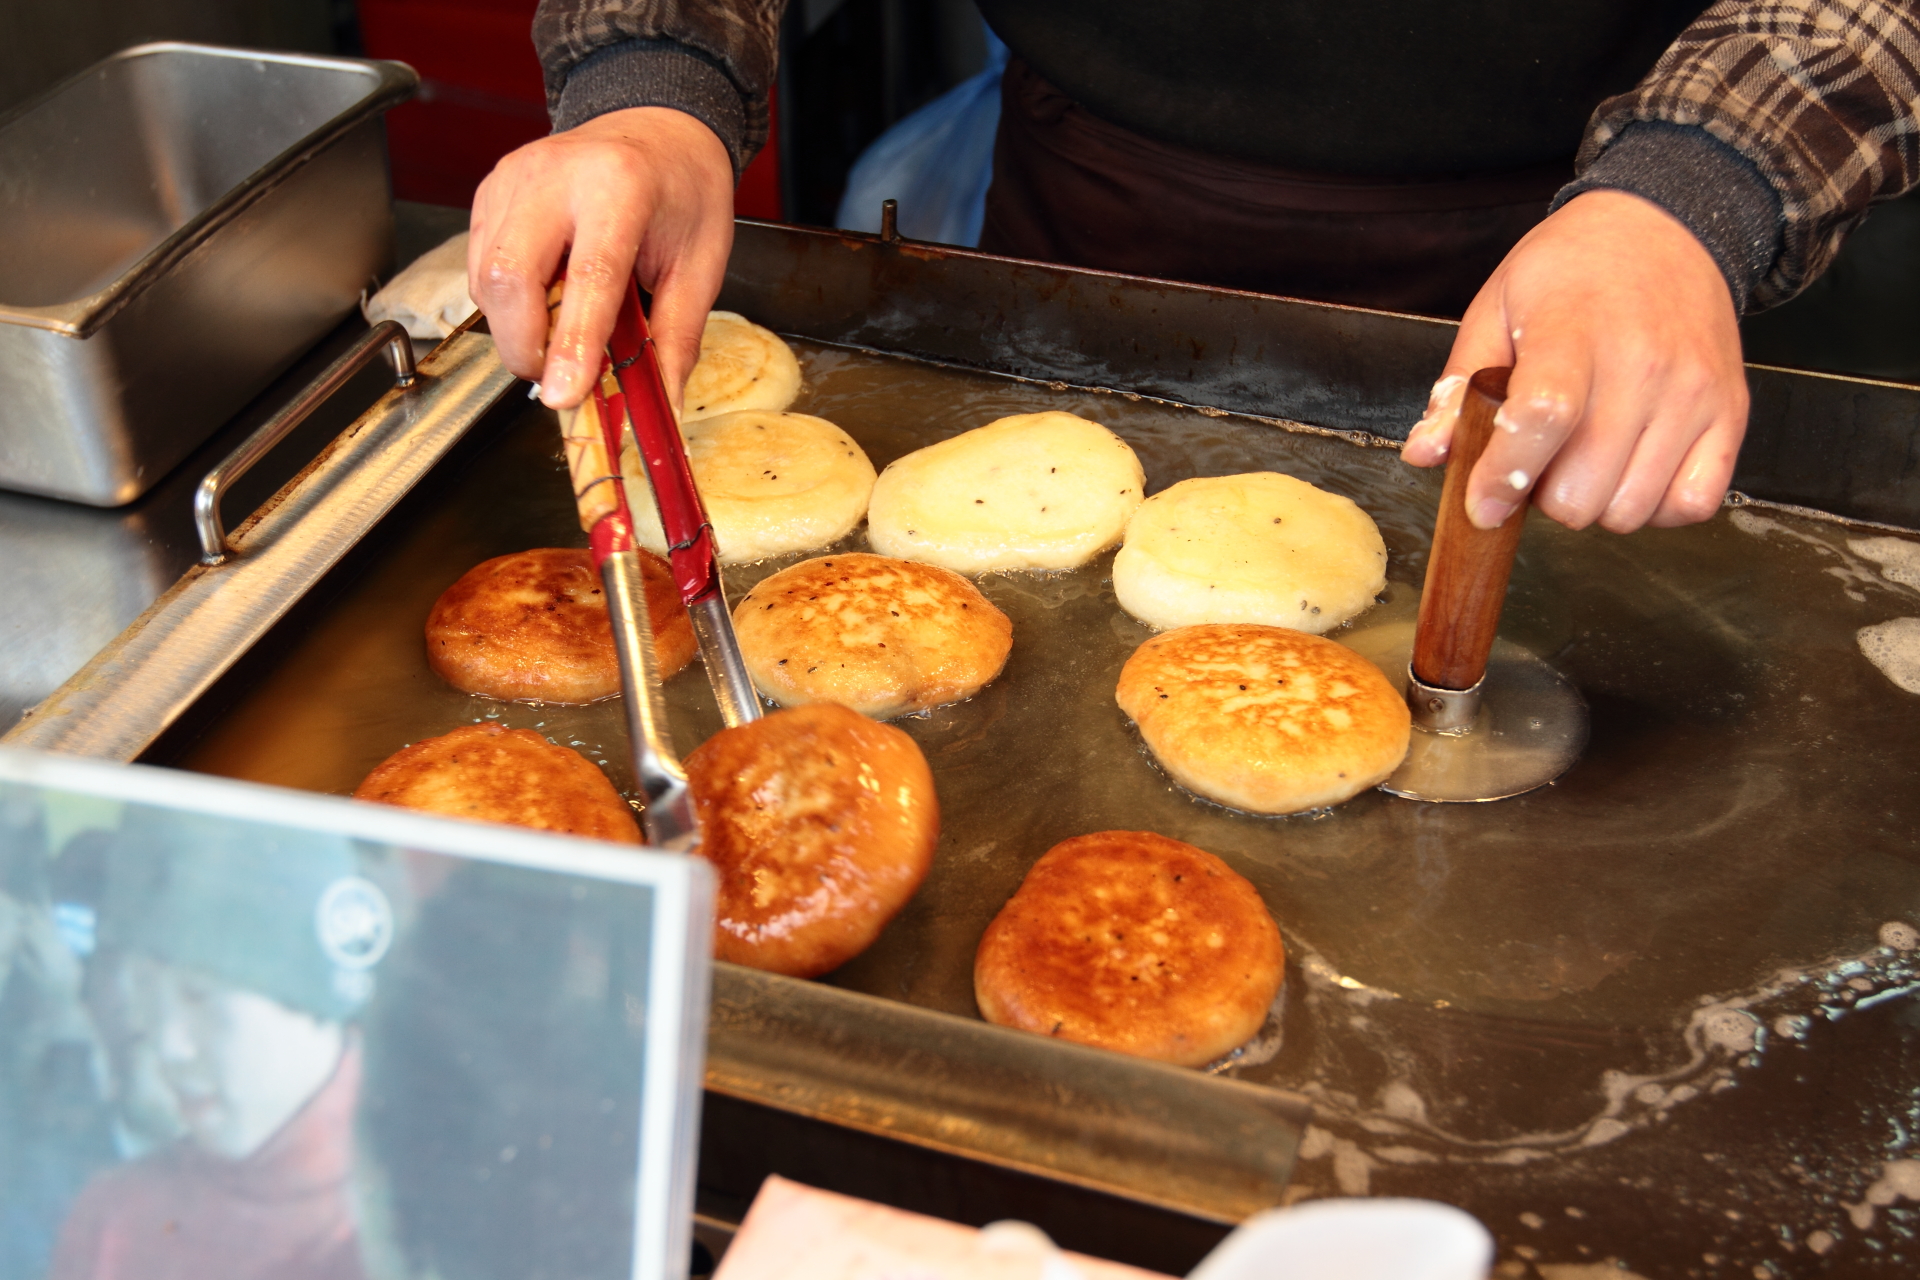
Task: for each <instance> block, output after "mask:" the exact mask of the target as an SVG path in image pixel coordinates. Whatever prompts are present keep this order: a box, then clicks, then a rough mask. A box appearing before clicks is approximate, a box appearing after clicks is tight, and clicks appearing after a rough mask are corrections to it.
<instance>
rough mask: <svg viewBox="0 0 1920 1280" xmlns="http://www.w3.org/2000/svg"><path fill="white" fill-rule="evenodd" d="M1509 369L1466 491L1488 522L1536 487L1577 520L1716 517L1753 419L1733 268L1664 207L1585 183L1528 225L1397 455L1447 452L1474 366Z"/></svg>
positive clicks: (1474, 511) (1424, 458)
mask: <svg viewBox="0 0 1920 1280" xmlns="http://www.w3.org/2000/svg"><path fill="white" fill-rule="evenodd" d="M1499 365H1511V366H1512V367H1513V377H1512V379H1511V381H1510V382H1509V383H1508V390H1507V402H1506V404H1505V405H1504V406H1502V407H1501V409H1500V412H1499V414H1498V415H1497V416H1496V418H1495V419H1494V421H1495V422H1496V423H1497V424H1498V425H1499V427H1500V430H1498V431H1496V432H1494V434H1493V439H1492V441H1491V442H1490V443H1489V444H1488V445H1487V449H1486V452H1485V453H1484V454H1482V455H1481V457H1480V462H1479V465H1478V466H1476V467H1474V469H1473V475H1472V477H1471V478H1470V481H1469V483H1468V486H1467V515H1468V518H1469V519H1471V520H1472V521H1473V523H1474V524H1476V525H1478V526H1480V527H1481V528H1483V529H1491V528H1493V527H1495V526H1496V525H1498V524H1500V523H1501V522H1502V521H1503V520H1505V519H1506V518H1507V516H1508V515H1509V514H1510V513H1511V512H1512V511H1513V509H1514V507H1516V506H1517V505H1519V504H1520V503H1522V502H1525V501H1526V500H1527V497H1528V495H1529V494H1531V495H1532V498H1533V502H1534V503H1535V505H1537V506H1538V507H1539V508H1540V509H1541V510H1542V511H1544V512H1546V513H1547V514H1548V515H1550V516H1552V517H1553V518H1554V519H1555V520H1558V521H1559V522H1560V523H1561V524H1564V525H1566V526H1568V527H1569V528H1574V529H1581V528H1585V527H1586V526H1587V525H1589V524H1592V523H1593V522H1594V521H1596V520H1597V521H1599V522H1600V524H1601V525H1602V526H1603V527H1605V528H1607V529H1611V530H1613V531H1614V532H1615V533H1629V532H1631V531H1633V530H1635V529H1638V528H1640V527H1641V526H1642V525H1645V524H1653V525H1680V524H1691V523H1694V522H1696V521H1700V520H1706V519H1708V518H1709V517H1711V516H1712V515H1713V513H1714V512H1715V511H1716V510H1718V509H1719V507H1720V503H1721V500H1722V499H1723V498H1724V497H1725V496H1726V492H1727V484H1728V482H1729V481H1730V480H1731V479H1732V476H1733V463H1734V458H1735V456H1736V455H1737V454H1738V453H1739V451H1740V439H1741V437H1742V436H1743V435H1745V434H1746V429H1747V381H1746V374H1745V370H1744V369H1743V368H1742V367H1741V362H1740V328H1739V323H1738V320H1737V318H1736V317H1735V315H1734V309H1733V300H1732V297H1731V296H1730V295H1729V293H1728V291H1727V284H1726V277H1724V276H1723V275H1721V273H1720V269H1719V267H1717V266H1716V265H1715V264H1714V261H1713V258H1712V256H1711V255H1709V254H1708V253H1707V251H1706V249H1705V248H1704V247H1703V246H1702V245H1701V244H1700V242H1699V241H1698V240H1697V239H1695V238H1694V236H1693V234H1692V233H1691V232H1689V231H1688V230H1687V229H1686V227H1685V226H1683V225H1682V224H1681V223H1680V222H1679V221H1677V220H1676V219H1675V218H1674V217H1673V216H1672V215H1670V214H1668V213H1667V212H1666V211H1665V210H1664V209H1661V208H1660V207H1659V206H1657V205H1655V204H1652V203H1650V202H1649V201H1646V200H1643V199H1641V198H1640V197H1639V196H1634V195H1628V194H1627V193H1625V192H1622V191H1589V192H1587V193H1585V194H1584V195H1581V196H1577V197H1575V198H1574V199H1572V200H1569V201H1568V202H1567V203H1566V204H1565V205H1563V206H1561V208H1560V209H1559V210H1558V211H1557V212H1556V213H1554V214H1553V216H1551V217H1549V218H1548V219H1547V220H1546V221H1544V222H1542V223H1541V224H1540V225H1539V226H1537V227H1535V228H1534V229H1533V230H1532V231H1530V232H1529V233H1527V236H1526V238H1525V239H1523V240H1521V241H1520V243H1519V244H1517V245H1515V246H1514V247H1513V251H1512V252H1511V253H1509V254H1508V255H1507V257H1506V260H1505V261H1504V262H1502V263H1501V264H1500V266H1499V268H1498V269H1497V270H1495V271H1494V273H1493V275H1492V276H1491V277H1490V278H1489V279H1488V280H1487V283H1486V284H1485V285H1484V286H1482V288H1481V290H1480V292H1479V294H1478V295H1477V296H1476V297H1475V298H1474V300H1473V305H1472V306H1470V307H1468V308H1467V314H1466V318H1465V319H1463V320H1462V321H1461V323H1460V333H1459V336H1458V337H1456V338H1455V339H1454V343H1453V351H1452V353H1451V354H1450V355H1449V356H1448V358H1447V367H1446V370H1445V371H1444V373H1443V374H1442V376H1441V379H1440V381H1439V382H1438V383H1437V384H1435V386H1434V389H1433V399H1432V400H1431V401H1430V402H1429V403H1428V405H1427V413H1426V416H1425V417H1423V418H1422V419H1421V420H1420V421H1419V423H1417V424H1416V425H1415V427H1414V429H1413V431H1412V432H1411V434H1409V435H1408V437H1407V444H1406V448H1405V449H1404V450H1403V451H1402V453H1401V456H1402V457H1403V458H1404V459H1406V461H1408V462H1410V463H1412V464H1413V465H1414V466H1417V467H1430V466H1434V465H1435V464H1437V463H1440V462H1443V461H1445V460H1446V455H1447V446H1448V444H1449V442H1450V438H1451V436H1452V434H1453V422H1454V418H1455V416H1456V415H1457V413H1458V411H1459V407H1460V401H1461V398H1462V396H1463V395H1464V394H1465V391H1466V379H1467V378H1469V377H1471V376H1472V375H1473V374H1474V372H1475V371H1477V370H1480V369H1485V368H1489V367H1492V366H1499Z"/></svg>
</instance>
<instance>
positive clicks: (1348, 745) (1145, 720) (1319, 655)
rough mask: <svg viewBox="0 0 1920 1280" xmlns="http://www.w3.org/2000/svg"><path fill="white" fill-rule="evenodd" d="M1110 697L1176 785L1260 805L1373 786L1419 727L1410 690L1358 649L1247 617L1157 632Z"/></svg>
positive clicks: (1327, 797)
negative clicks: (1403, 692) (1410, 707)
mask: <svg viewBox="0 0 1920 1280" xmlns="http://www.w3.org/2000/svg"><path fill="white" fill-rule="evenodd" d="M1115 699H1116V701H1118V702H1119V704H1120V709H1121V710H1122V711H1124V712H1126V713H1127V715H1129V716H1131V717H1132V718H1133V721H1134V723H1135V724H1137V725H1139V726H1140V736H1141V737H1142V738H1144V739H1146V743H1147V746H1148V747H1149V748H1151V749H1152V751H1153V755H1154V758H1155V759H1157V760H1158V761H1159V762H1160V763H1161V765H1162V766H1163V767H1164V768H1165V769H1166V771H1167V772H1168V773H1170V774H1172V775H1173V776H1174V778H1175V780H1176V781H1178V782H1179V783H1180V785H1181V786H1183V787H1186V788H1187V789H1188V790H1190V791H1195V792H1198V793H1199V794H1201V795H1203V796H1206V797H1207V798H1208V799H1210V800H1218V801H1219V802H1220V803H1221V804H1225V805H1231V806H1233V807H1234V808H1236V809H1246V810H1249V811H1251V812H1253V813H1299V812H1300V811H1302V810H1305V809H1318V808H1321V807H1323V806H1325V805H1330V804H1338V803H1340V802H1341V801H1342V800H1347V799H1351V798H1352V797H1354V796H1356V795H1358V794H1359V793H1360V792H1362V791H1365V790H1366V789H1367V788H1369V787H1372V786H1377V785H1378V784H1379V783H1381V782H1383V781H1385V780H1386V778H1387V776H1388V775H1389V774H1391V773H1392V772H1393V771H1394V769H1395V768H1397V767H1398V766H1399V764H1400V761H1401V760H1402V759H1403V758H1404V757H1405V756H1406V754H1407V740H1408V735H1409V733H1410V732H1411V729H1412V716H1411V715H1410V714H1409V713H1408V711H1407V704H1406V700H1405V699H1404V698H1402V697H1401V696H1400V694H1399V692H1398V691H1396V690H1395V689H1394V687H1393V686H1392V685H1391V684H1388V683H1387V678H1386V677H1385V676H1383V675H1381V674H1380V669H1379V668H1378V667H1376V666H1374V665H1373V664H1372V663H1371V662H1368V661H1367V660H1366V659H1365V658H1363V657H1361V656H1360V655H1359V654H1357V653H1355V652H1354V651H1353V650H1351V649H1349V648H1347V647H1346V646H1345V645H1339V644H1335V643H1334V642H1333V641H1331V640H1327V639H1323V638H1321V637H1319V636H1310V635H1306V634H1304V633H1303V632H1299V631H1293V630H1289V629H1287V628H1285V627H1263V626H1257V625H1254V624H1251V623H1207V624H1203V625H1201V626H1197V627H1181V628H1180V629H1179V630H1177V631H1168V632H1165V633H1164V634H1162V635H1157V636H1155V637H1153V639H1151V640H1149V641H1147V642H1146V643H1145V644H1143V645H1141V646H1140V647H1139V648H1138V649H1136V650H1134V653H1133V656H1132V657H1131V658H1128V659H1127V665H1126V666H1124V667H1122V668H1121V670H1120V686H1119V688H1118V689H1117V690H1116V691H1115Z"/></svg>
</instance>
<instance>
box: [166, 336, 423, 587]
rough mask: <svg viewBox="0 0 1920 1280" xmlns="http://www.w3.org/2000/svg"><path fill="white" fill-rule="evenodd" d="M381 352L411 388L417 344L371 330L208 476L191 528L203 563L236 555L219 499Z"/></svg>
mask: <svg viewBox="0 0 1920 1280" xmlns="http://www.w3.org/2000/svg"><path fill="white" fill-rule="evenodd" d="M383 349H384V350H385V352H386V355H387V360H388V362H389V363H390V364H392V365H393V384H394V386H396V387H410V386H412V385H413V380H414V368H413V342H412V340H411V339H410V338H408V337H407V331H406V330H405V329H403V328H401V327H400V325H399V324H397V323H395V322H394V321H392V320H382V321H381V322H380V323H379V324H377V325H375V326H373V328H372V329H371V330H369V331H368V333H367V335H366V337H364V338H362V339H360V341H358V342H356V343H354V344H353V349H352V350H350V351H348V352H347V353H346V354H345V355H343V356H341V357H340V358H339V359H338V360H335V361H334V362H333V363H332V364H331V365H329V366H327V371H326V372H325V373H323V374H321V375H320V376H319V377H318V378H315V379H314V380H313V382H312V383H310V384H309V385H308V386H307V389H306V390H305V391H302V392H301V393H300V395H299V398H298V399H296V400H295V401H294V402H293V403H292V404H290V405H288V406H287V407H286V408H284V409H282V410H281V411H280V412H279V413H277V414H275V415H274V416H273V418H272V419H271V420H270V421H269V422H267V423H266V425H264V426H262V427H261V428H260V429H259V430H258V431H256V432H254V433H253V434H252V435H250V436H248V437H247V438H246V440H245V442H244V443H242V444H241V446H240V447H239V448H238V449H235V450H234V451H233V452H232V453H230V454H228V455H227V457H226V460H225V461H224V462H222V463H221V464H220V465H219V466H217V467H215V468H214V469H213V470H211V471H209V472H207V474H206V478H205V479H203V480H201V481H200V487H199V489H197V490H196V491H195V492H194V495H193V524H194V528H196V529H197V530H199V532H200V563H201V564H207V565H215V564H221V563H223V562H225V561H226V559H227V558H228V556H230V555H231V554H232V553H233V552H232V548H230V547H228V546H227V528H226V525H224V524H223V523H221V520H220V499H221V498H223V497H225V496H226V492H227V489H228V487H229V486H230V485H232V484H233V482H234V481H236V480H238V479H239V478H240V477H241V476H243V475H245V474H247V472H249V471H251V470H252V469H253V464H254V463H256V462H258V461H260V459H262V458H264V457H266V456H267V451H268V450H270V449H272V448H273V446H275V445H277V444H279V443H280V442H281V441H282V440H284V439H286V438H287V435H288V433H289V432H291V431H292V430H293V429H294V428H295V427H297V426H299V425H300V424H301V423H303V422H305V421H306V420H307V418H308V417H309V416H310V415H311V414H312V413H313V411H314V410H315V409H318V408H319V407H320V406H321V405H322V404H324V403H326V401H327V399H328V398H329V397H330V396H332V395H333V393H334V392H336V391H338V390H339V389H340V388H341V387H343V386H345V385H346V384H347V380H348V379H350V378H352V377H353V375H354V374H356V373H359V372H360V370H362V369H364V368H366V366H367V365H368V363H370V362H371V361H372V360H373V358H374V357H375V356H376V355H378V354H380V352H381V351H382V350H383Z"/></svg>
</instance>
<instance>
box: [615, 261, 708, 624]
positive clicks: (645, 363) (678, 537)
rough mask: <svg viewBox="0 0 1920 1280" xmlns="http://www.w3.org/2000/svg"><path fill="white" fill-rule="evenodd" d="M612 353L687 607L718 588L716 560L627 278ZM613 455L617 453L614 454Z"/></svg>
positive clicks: (682, 442)
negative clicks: (625, 294)
mask: <svg viewBox="0 0 1920 1280" xmlns="http://www.w3.org/2000/svg"><path fill="white" fill-rule="evenodd" d="M607 349H608V351H609V352H610V353H611V355H612V357H613V376H614V379H615V380H616V381H617V382H619V384H620V390H621V392H622V395H621V399H623V400H624V401H625V402H626V403H625V410H626V413H627V415H628V416H629V417H630V418H631V419H632V421H633V437H634V441H635V443H637V444H638V445H639V446H640V461H641V464H642V465H643V466H644V467H645V469H646V473H647V479H648V481H649V482H651V483H652V485H653V501H654V505H655V506H656V507H658V508H659V511H660V524H661V527H662V528H664V529H665V530H666V534H667V559H668V560H669V562H671V564H672V566H673V581H674V585H675V586H677V587H679V588H680V599H681V601H682V602H683V603H685V604H687V605H689V606H692V605H695V604H698V603H700V602H701V601H702V600H705V599H707V598H708V597H710V596H713V595H716V594H717V593H718V592H719V590H720V569H719V562H718V559H717V558H716V556H715V555H714V547H713V524H712V523H711V522H710V521H709V520H708V519H707V512H706V508H704V507H702V506H701V505H700V494H699V491H698V490H696V489H695V488H694V487H693V467H692V466H691V465H690V464H689V463H688V462H687V445H686V441H685V440H683V439H682V438H681V436H680V424H679V423H678V422H676V421H675V420H674V417H673V404H672V402H671V401H669V400H668V399H667V384H666V381H665V380H664V379H663V378H662V377H661V376H660V360H659V357H658V355H657V354H656V352H655V349H654V342H653V334H652V333H651V332H649V331H648V329H647V318H646V316H645V315H643V314H642V313H641V311H640V289H639V286H638V285H636V284H635V283H634V281H633V278H632V277H631V276H629V277H628V278H627V296H626V298H625V299H623V300H622V302H621V304H620V313H619V315H618V316H616V317H615V318H614V322H613V337H612V339H611V340H610V341H609V342H608V344H607ZM614 456H615V457H616V458H617V457H618V456H619V454H618V453H616V454H615V455H614Z"/></svg>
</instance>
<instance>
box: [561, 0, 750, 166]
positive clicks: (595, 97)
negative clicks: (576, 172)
mask: <svg viewBox="0 0 1920 1280" xmlns="http://www.w3.org/2000/svg"><path fill="white" fill-rule="evenodd" d="M785 7H786V5H785V0H704V2H703V0H541V4H540V8H539V11H538V13H537V14H536V15H535V17H534V21H533V40H534V47H535V49H536V51H537V52H538V53H539V55H540V65H541V68H542V71H543V72H544V74H545V77H546V84H547V108H548V111H549V113H550V114H551V115H552V117H553V125H554V129H555V130H556V131H559V130H565V129H571V128H573V127H575V126H577V125H579V124H582V123H584V122H585V121H587V120H590V119H593V118H595V117H597V116H600V115H604V114H606V113H607V112H610V111H617V110H622V109H624V108H628V107H672V108H675V109H677V110H680V111H684V112H686V113H687V114H688V115H690V116H693V117H694V118H695V119H697V120H700V121H701V122H702V123H704V124H705V125H706V126H707V127H708V128H710V129H712V130H713V132H714V134H715V135H716V136H717V137H719V139H720V141H721V142H722V143H723V144H724V145H725V146H726V148H727V152H728V154H729V156H730V157H731V158H732V160H733V167H734V173H735V175H736V176H737V175H738V174H739V173H740V172H741V171H742V170H743V169H745V168H746V165H747V162H748V161H749V160H751V159H752V158H753V155H754V153H755V152H757V151H758V150H759V149H760V148H761V146H763V145H764V144H765V142H766V139H767V122H768V111H767V97H768V94H769V92H770V91H771V89H772V86H773V77H774V72H775V69H776V66H777V62H778V53H779V31H780V17H781V13H782V11H783V10H784V9H785Z"/></svg>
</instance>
